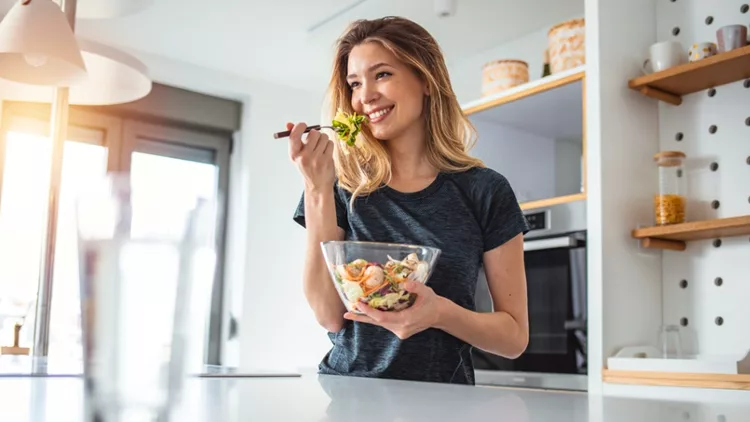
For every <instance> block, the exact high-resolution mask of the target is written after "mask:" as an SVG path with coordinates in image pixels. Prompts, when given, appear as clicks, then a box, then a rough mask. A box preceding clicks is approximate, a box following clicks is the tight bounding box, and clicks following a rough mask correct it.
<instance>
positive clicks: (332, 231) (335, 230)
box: [303, 188, 346, 333]
mask: <svg viewBox="0 0 750 422" xmlns="http://www.w3.org/2000/svg"><path fill="white" fill-rule="evenodd" d="M305 222H306V226H307V252H306V254H305V269H304V273H303V285H304V293H305V298H306V299H307V302H308V303H309V304H310V307H311V308H312V310H313V313H314V314H315V318H316V319H317V321H318V323H319V324H320V325H321V326H323V328H325V329H326V330H328V331H330V332H332V333H335V332H338V331H340V330H341V328H342V327H343V326H344V313H345V312H346V308H345V307H344V304H343V303H342V302H341V299H340V298H339V296H338V293H337V292H336V289H335V288H334V286H333V283H331V280H330V277H331V276H330V274H329V273H328V269H327V268H326V262H325V258H324V257H323V252H322V251H321V248H320V242H324V241H327V240H343V239H344V230H343V229H342V228H341V227H339V226H338V225H337V224H336V205H335V203H334V196H333V189H324V190H322V191H318V190H315V189H312V188H306V189H305Z"/></svg>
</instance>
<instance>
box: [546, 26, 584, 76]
mask: <svg viewBox="0 0 750 422" xmlns="http://www.w3.org/2000/svg"><path fill="white" fill-rule="evenodd" d="M547 39H548V43H549V56H550V71H551V72H552V73H557V72H562V71H564V70H568V69H572V68H575V67H578V66H581V65H583V64H585V63H586V24H585V21H584V19H573V20H569V21H566V22H562V23H560V24H558V25H555V26H553V27H552V28H550V30H549V33H548V34H547Z"/></svg>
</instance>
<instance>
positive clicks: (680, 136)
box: [674, 117, 750, 142]
mask: <svg viewBox="0 0 750 422" xmlns="http://www.w3.org/2000/svg"><path fill="white" fill-rule="evenodd" d="M747 120H748V121H750V117H748V118H747ZM684 137H685V135H683V134H682V132H677V134H676V135H675V136H674V140H675V141H677V142H680V141H681V140H682V138H684Z"/></svg>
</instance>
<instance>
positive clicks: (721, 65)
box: [628, 45, 750, 105]
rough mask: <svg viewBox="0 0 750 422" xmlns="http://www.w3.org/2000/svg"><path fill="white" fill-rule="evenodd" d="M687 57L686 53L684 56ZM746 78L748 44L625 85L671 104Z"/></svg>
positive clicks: (749, 69)
mask: <svg viewBox="0 0 750 422" xmlns="http://www.w3.org/2000/svg"><path fill="white" fill-rule="evenodd" d="M686 54H687V53H686ZM745 78H750V45H749V46H746V47H742V48H739V49H736V50H731V51H728V52H726V53H720V54H717V55H714V56H711V57H708V58H705V59H702V60H699V61H696V62H692V63H685V64H681V65H679V66H675V67H671V68H669V69H666V70H662V71H660V72H654V73H652V74H650V75H645V76H639V77H637V78H634V79H631V80H630V82H629V83H628V86H629V87H630V88H631V89H634V90H636V91H639V92H640V93H642V94H643V95H646V96H648V97H652V98H655V99H657V100H660V101H664V102H667V103H669V104H673V105H680V104H682V96H683V95H687V94H692V93H694V92H698V91H702V90H704V89H708V88H714V87H717V86H720V85H724V84H728V83H732V82H736V81H739V80H741V79H745Z"/></svg>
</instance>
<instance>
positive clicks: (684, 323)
mask: <svg viewBox="0 0 750 422" xmlns="http://www.w3.org/2000/svg"><path fill="white" fill-rule="evenodd" d="M680 325H682V326H683V327H687V325H688V319H687V318H685V317H682V318H680Z"/></svg>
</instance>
